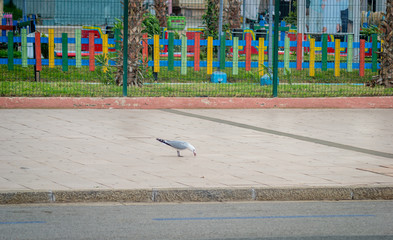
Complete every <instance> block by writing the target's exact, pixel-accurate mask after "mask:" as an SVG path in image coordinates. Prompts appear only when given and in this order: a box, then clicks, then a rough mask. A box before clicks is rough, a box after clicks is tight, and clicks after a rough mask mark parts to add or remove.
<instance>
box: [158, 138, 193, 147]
mask: <svg viewBox="0 0 393 240" xmlns="http://www.w3.org/2000/svg"><path fill="white" fill-rule="evenodd" d="M157 141H159V142H162V143H164V144H166V145H169V146H171V147H173V148H176V149H179V150H183V149H186V148H187V143H186V142H183V141H172V140H165V139H160V138H157Z"/></svg>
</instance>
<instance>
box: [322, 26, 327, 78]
mask: <svg viewBox="0 0 393 240" xmlns="http://www.w3.org/2000/svg"><path fill="white" fill-rule="evenodd" d="M327 39H328V36H327V34H326V33H325V34H323V35H322V71H327Z"/></svg>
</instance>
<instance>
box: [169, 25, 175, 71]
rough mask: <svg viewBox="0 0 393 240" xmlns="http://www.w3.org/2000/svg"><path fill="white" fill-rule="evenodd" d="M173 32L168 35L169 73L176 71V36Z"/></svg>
mask: <svg viewBox="0 0 393 240" xmlns="http://www.w3.org/2000/svg"><path fill="white" fill-rule="evenodd" d="M173 34H174V33H173V32H170V33H168V71H173V70H174V69H175V67H174V66H175V64H174V61H175V58H174V55H173V54H174V52H173V49H174V36H173Z"/></svg>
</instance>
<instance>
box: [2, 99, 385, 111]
mask: <svg viewBox="0 0 393 240" xmlns="http://www.w3.org/2000/svg"><path fill="white" fill-rule="evenodd" d="M0 108H3V109H14V108H57V109H169V108H177V109H202V108H211V109H214V108H215V109H236V108H393V96H389V97H344V98H216V97H204V98H197V97H194V98H183V97H141V98H129V97H118V98H73V97H42V98H41V97H37V98H32V97H0Z"/></svg>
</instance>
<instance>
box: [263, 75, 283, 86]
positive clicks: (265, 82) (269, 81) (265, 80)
mask: <svg viewBox="0 0 393 240" xmlns="http://www.w3.org/2000/svg"><path fill="white" fill-rule="evenodd" d="M278 82H279V79H278V78H277V83H278ZM261 85H262V86H268V85H273V75H271V77H270V76H269V74H265V75H263V76H262V77H261Z"/></svg>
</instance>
